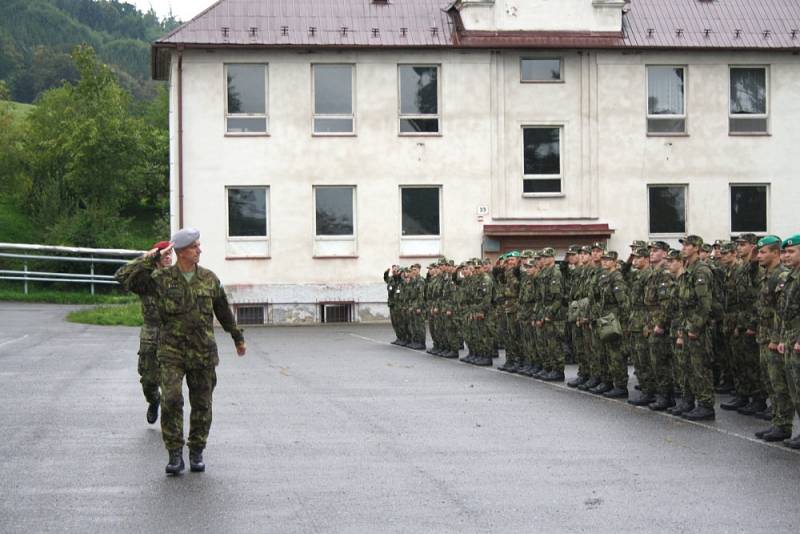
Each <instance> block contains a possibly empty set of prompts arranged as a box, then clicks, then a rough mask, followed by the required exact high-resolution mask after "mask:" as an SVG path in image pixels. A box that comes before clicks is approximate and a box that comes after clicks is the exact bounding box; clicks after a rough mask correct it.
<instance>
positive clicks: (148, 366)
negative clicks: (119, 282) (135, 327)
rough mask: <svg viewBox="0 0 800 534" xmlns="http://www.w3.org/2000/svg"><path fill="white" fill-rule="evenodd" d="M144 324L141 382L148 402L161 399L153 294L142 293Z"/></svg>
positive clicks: (141, 344)
mask: <svg viewBox="0 0 800 534" xmlns="http://www.w3.org/2000/svg"><path fill="white" fill-rule="evenodd" d="M139 299H140V300H141V301H142V317H143V318H144V325H143V326H142V330H141V332H139V365H138V371H139V382H140V383H141V384H142V392H144V398H145V399H147V403H148V404H156V403H158V402H159V401H160V399H161V394H160V393H159V391H158V375H159V370H158V305H157V303H156V298H155V297H154V296H152V295H142V296H141V297H139Z"/></svg>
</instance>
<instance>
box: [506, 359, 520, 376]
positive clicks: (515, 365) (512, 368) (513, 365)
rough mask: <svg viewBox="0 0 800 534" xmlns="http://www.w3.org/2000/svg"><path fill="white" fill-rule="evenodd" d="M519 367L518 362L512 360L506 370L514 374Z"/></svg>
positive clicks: (517, 371)
mask: <svg viewBox="0 0 800 534" xmlns="http://www.w3.org/2000/svg"><path fill="white" fill-rule="evenodd" d="M521 368H522V366H521V365H520V364H519V363H517V362H514V361H512V362H511V365H509V366H508V369H506V371H507V372H509V373H512V374H516V373H519V370H520V369H521Z"/></svg>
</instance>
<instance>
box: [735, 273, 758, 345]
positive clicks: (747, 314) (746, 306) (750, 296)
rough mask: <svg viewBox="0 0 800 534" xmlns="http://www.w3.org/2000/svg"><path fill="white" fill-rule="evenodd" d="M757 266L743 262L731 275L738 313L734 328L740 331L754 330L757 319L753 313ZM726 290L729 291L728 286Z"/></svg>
mask: <svg viewBox="0 0 800 534" xmlns="http://www.w3.org/2000/svg"><path fill="white" fill-rule="evenodd" d="M758 279H759V267H758V264H757V263H755V262H751V261H745V262H743V263H742V264H741V265H739V266H738V267H737V268H736V270H735V271H734V273H733V288H732V289H733V290H734V291H736V299H737V301H738V304H739V306H738V311H737V317H736V326H737V327H738V328H739V329H740V330H747V329H751V330H756V328H757V327H758V318H757V315H756V311H755V305H756V300H758ZM727 289H731V288H730V286H729V287H728V288H727Z"/></svg>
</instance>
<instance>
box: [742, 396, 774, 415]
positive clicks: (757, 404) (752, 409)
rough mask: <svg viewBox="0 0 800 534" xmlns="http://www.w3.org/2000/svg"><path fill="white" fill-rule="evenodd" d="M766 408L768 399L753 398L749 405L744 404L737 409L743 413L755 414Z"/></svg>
mask: <svg viewBox="0 0 800 534" xmlns="http://www.w3.org/2000/svg"><path fill="white" fill-rule="evenodd" d="M766 409H767V401H765V400H764V399H757V398H753V400H751V401H750V402H749V403H747V406H742V407H741V408H739V409H738V410H736V411H737V412H739V413H740V414H742V415H755V414H757V413H758V412H763V411H764V410H766Z"/></svg>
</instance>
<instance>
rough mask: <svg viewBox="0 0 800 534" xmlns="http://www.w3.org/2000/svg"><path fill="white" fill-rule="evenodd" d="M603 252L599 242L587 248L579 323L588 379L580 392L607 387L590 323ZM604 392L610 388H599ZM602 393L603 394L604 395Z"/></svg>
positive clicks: (603, 368) (597, 341)
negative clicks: (587, 256) (583, 309)
mask: <svg viewBox="0 0 800 534" xmlns="http://www.w3.org/2000/svg"><path fill="white" fill-rule="evenodd" d="M604 252H605V245H604V244H603V243H600V242H596V243H592V245H591V246H590V247H589V262H588V263H587V264H586V265H587V267H586V274H585V279H584V290H583V291H584V294H585V295H586V299H587V306H586V312H585V313H584V316H583V317H581V318H580V323H581V325H583V327H584V339H585V343H584V346H585V347H586V354H587V360H588V361H589V373H590V378H589V380H587V381H586V382H584V383H583V384H581V385H580V386H578V389H580V390H581V391H591V390H593V389H595V388H597V387H598V386H600V385H601V384H603V385H604V386H608V384H606V383H605V382H604V379H606V378H608V376H607V375H608V370H607V369H606V368H605V367H604V365H603V361H602V359H601V358H600V351H601V347H600V339H599V338H598V337H597V330H595V329H593V328H592V321H594V320H595V319H596V318H597V317H596V316H595V311H596V305H595V303H596V302H598V297H599V294H598V285H597V284H598V281H599V279H600V277H601V276H602V275H603V274H604V273H605V271H604V270H603V267H602V265H601V258H602V256H603V253H604ZM601 389H604V390H605V391H608V390H609V389H611V387H610V386H608V387H604V388H601ZM605 391H603V393H605Z"/></svg>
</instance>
